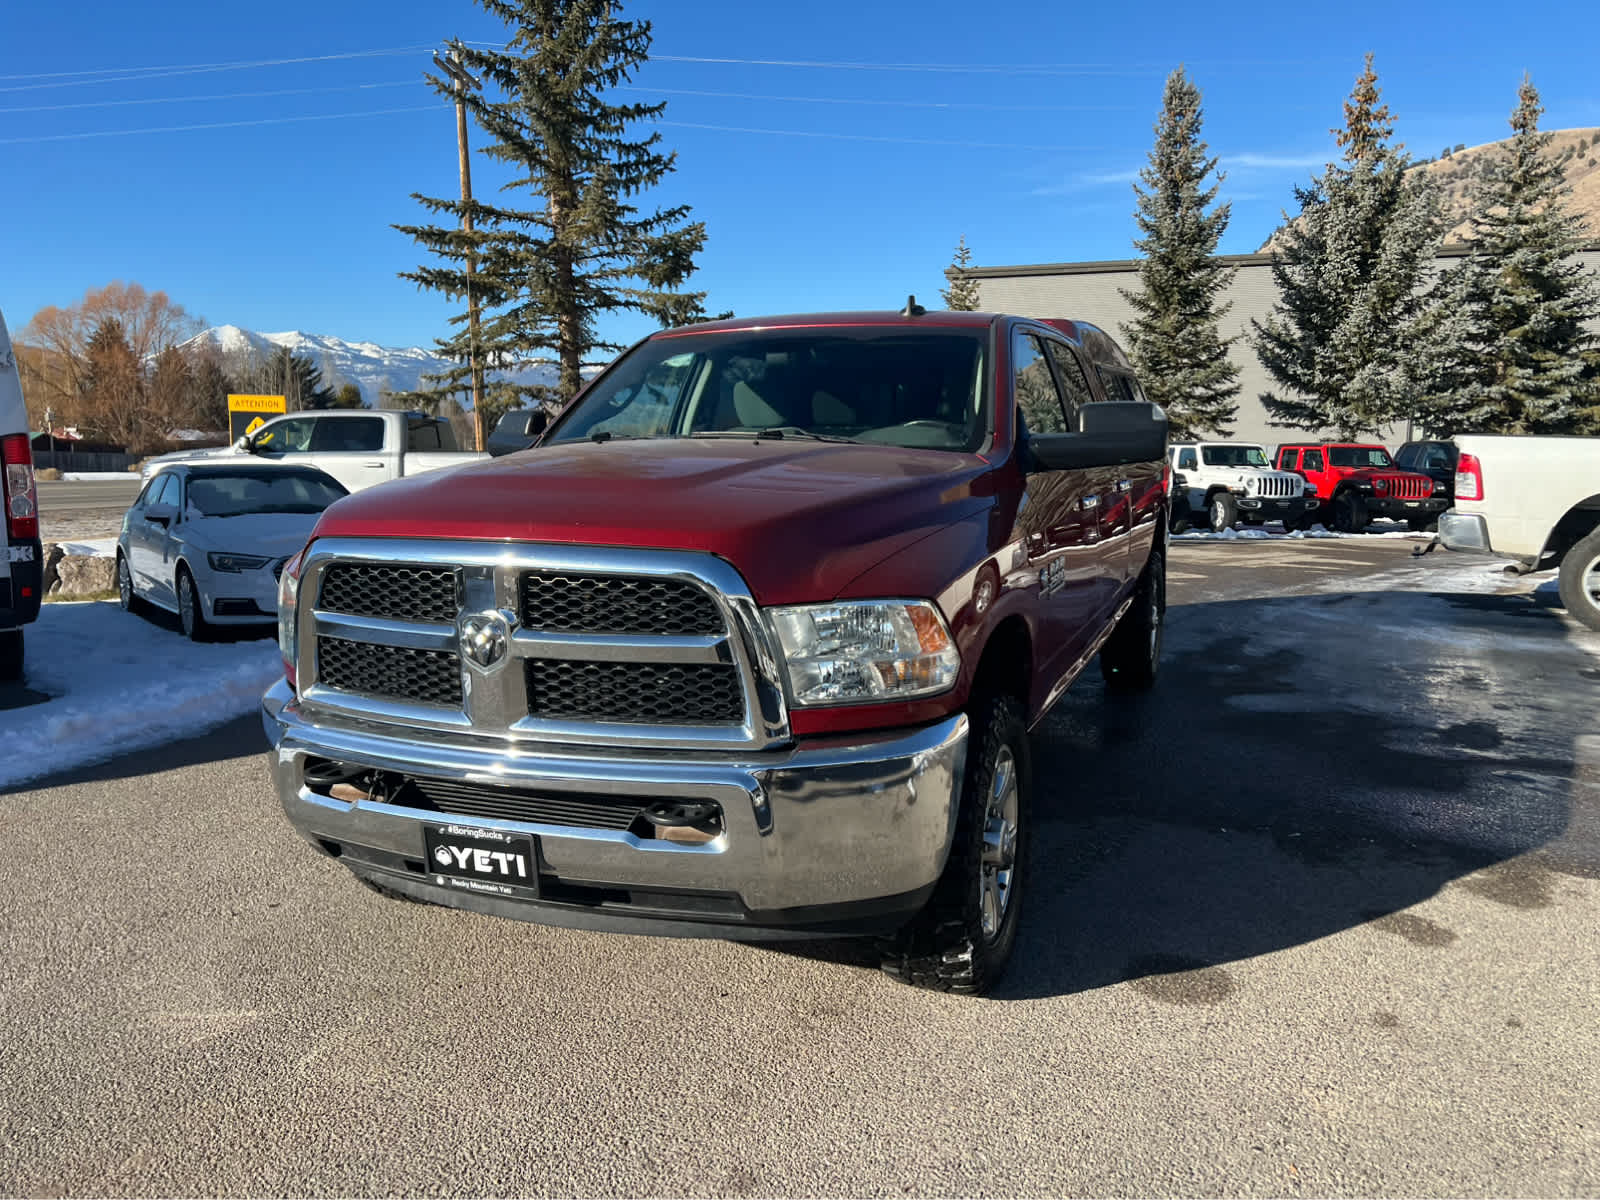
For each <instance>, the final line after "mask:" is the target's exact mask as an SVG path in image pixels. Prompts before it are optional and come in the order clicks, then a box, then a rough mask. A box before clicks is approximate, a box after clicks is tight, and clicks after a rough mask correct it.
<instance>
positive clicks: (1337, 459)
mask: <svg viewBox="0 0 1600 1200" xmlns="http://www.w3.org/2000/svg"><path fill="white" fill-rule="evenodd" d="M1328 461H1329V462H1330V463H1332V464H1333V465H1334V466H1336V467H1357V468H1360V467H1392V466H1393V465H1394V462H1393V460H1391V459H1390V458H1389V452H1388V451H1387V450H1385V449H1384V448H1383V447H1382V446H1329V447H1328Z"/></svg>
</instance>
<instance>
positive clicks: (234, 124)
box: [0, 103, 449, 146]
mask: <svg viewBox="0 0 1600 1200" xmlns="http://www.w3.org/2000/svg"><path fill="white" fill-rule="evenodd" d="M448 107H449V105H448V104H444V103H440V104H419V105H413V106H411V107H409V108H375V109H370V110H368V111H366V112H345V113H321V114H319V115H317V116H307V117H261V118H258V119H257V120H254V121H210V122H207V123H205V124H203V125H164V126H160V127H158V128H151V129H103V130H98V131H95V132H92V133H52V134H45V135H42V136H38V137H17V138H0V146H18V145H22V144H24V143H29V142H75V141H82V140H84V139H86V138H111V137H133V136H134V135H136V134H144V133H192V132H195V131H197V130H202V129H242V128H244V127H245V126H248V125H290V124H293V123H295V122H297V121H345V120H353V119H355V118H357V117H384V116H389V115H390V114H393V113H414V112H444V111H445V110H446V109H447V108H448Z"/></svg>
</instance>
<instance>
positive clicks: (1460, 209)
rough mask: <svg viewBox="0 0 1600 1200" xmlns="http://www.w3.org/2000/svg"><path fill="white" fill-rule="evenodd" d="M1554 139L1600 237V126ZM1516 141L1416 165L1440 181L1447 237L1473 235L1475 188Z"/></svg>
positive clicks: (1577, 199) (1571, 193) (1590, 227)
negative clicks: (1569, 156) (1469, 219)
mask: <svg viewBox="0 0 1600 1200" xmlns="http://www.w3.org/2000/svg"><path fill="white" fill-rule="evenodd" d="M1552 132H1553V133H1554V140H1553V141H1552V142H1551V144H1550V149H1551V152H1552V153H1555V154H1563V153H1566V152H1567V151H1571V152H1572V157H1571V158H1569V159H1568V160H1567V188H1568V195H1567V211H1568V212H1570V213H1572V214H1574V215H1575V216H1577V217H1579V218H1580V219H1581V220H1582V222H1583V229H1584V233H1585V234H1586V235H1587V236H1589V237H1591V238H1594V239H1595V240H1596V241H1600V128H1593V129H1558V130H1553V131H1552ZM1510 144H1511V140H1510V139H1509V138H1507V139H1506V140H1505V141H1503V142H1486V143H1485V144H1483V145H1482V146H1468V147H1467V148H1466V149H1464V150H1457V151H1455V152H1453V153H1451V154H1449V155H1446V156H1445V157H1443V158H1436V159H1433V160H1431V161H1428V162H1422V163H1418V164H1417V165H1416V166H1414V167H1412V168H1411V169H1412V170H1413V171H1426V172H1427V173H1428V174H1429V175H1431V176H1433V178H1434V180H1435V181H1436V182H1437V183H1438V185H1439V198H1440V201H1441V202H1442V205H1443V211H1444V217H1445V221H1446V222H1447V223H1448V225H1449V232H1447V233H1446V234H1445V237H1444V240H1445V241H1446V242H1463V241H1467V240H1469V239H1470V238H1471V236H1472V226H1471V224H1470V222H1469V221H1468V220H1467V217H1468V215H1469V214H1470V213H1471V211H1472V193H1473V188H1474V187H1475V186H1476V184H1477V182H1478V180H1480V179H1481V178H1482V177H1483V175H1484V173H1485V171H1486V170H1487V167H1488V164H1489V163H1491V162H1493V161H1494V160H1495V159H1496V158H1500V157H1503V156H1504V155H1505V154H1506V153H1507V151H1508V148H1509V146H1510ZM1277 238H1278V234H1277V233H1276V232H1275V233H1273V235H1272V236H1271V237H1270V238H1268V239H1267V240H1266V242H1265V243H1264V244H1263V245H1262V247H1261V253H1264V254H1265V253H1270V252H1271V251H1273V250H1274V249H1276V246H1275V245H1274V243H1275V242H1276V241H1277Z"/></svg>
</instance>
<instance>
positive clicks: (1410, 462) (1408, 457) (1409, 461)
mask: <svg viewBox="0 0 1600 1200" xmlns="http://www.w3.org/2000/svg"><path fill="white" fill-rule="evenodd" d="M1420 449H1421V447H1420V446H1401V447H1400V453H1398V454H1396V455H1395V456H1394V465H1395V466H1397V467H1404V468H1405V469H1406V470H1408V471H1409V470H1411V469H1412V468H1413V467H1414V466H1416V458H1417V452H1418V451H1419V450H1420Z"/></svg>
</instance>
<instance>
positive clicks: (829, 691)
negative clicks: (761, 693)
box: [767, 600, 961, 705]
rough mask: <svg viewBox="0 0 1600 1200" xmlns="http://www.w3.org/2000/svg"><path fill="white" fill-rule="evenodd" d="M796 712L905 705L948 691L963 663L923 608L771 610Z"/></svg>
mask: <svg viewBox="0 0 1600 1200" xmlns="http://www.w3.org/2000/svg"><path fill="white" fill-rule="evenodd" d="M767 616H768V618H769V619H770V620H771V622H772V628H773V631H774V633H776V634H777V638H778V645H779V646H780V647H781V648H782V650H783V657H784V665H785V667H786V668H787V670H788V674H789V693H790V695H791V696H792V697H793V700H794V703H795V704H796V705H817V704H861V703H869V702H872V701H886V700H909V699H913V698H915V697H918V696H931V695H933V694H934V693H936V692H943V691H947V690H948V689H949V688H950V687H952V686H953V685H954V684H955V681H956V675H957V673H958V672H959V671H960V669H961V656H960V655H959V654H958V653H957V652H956V647H955V643H954V642H952V641H951V640H950V630H949V628H948V627H947V626H946V625H945V623H944V618H943V617H942V616H940V615H939V610H938V609H937V608H935V607H934V606H933V605H932V604H930V603H928V602H927V601H926V600H841V601H838V602H836V603H833V604H797V605H792V606H789V607H784V608H771V609H768V610H767Z"/></svg>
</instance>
